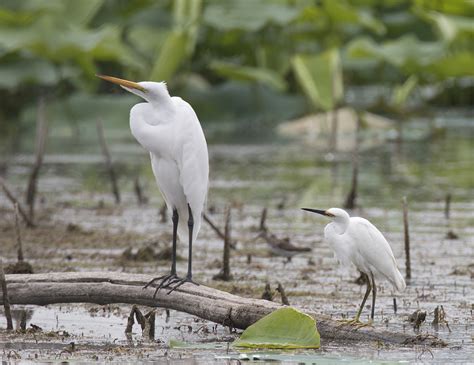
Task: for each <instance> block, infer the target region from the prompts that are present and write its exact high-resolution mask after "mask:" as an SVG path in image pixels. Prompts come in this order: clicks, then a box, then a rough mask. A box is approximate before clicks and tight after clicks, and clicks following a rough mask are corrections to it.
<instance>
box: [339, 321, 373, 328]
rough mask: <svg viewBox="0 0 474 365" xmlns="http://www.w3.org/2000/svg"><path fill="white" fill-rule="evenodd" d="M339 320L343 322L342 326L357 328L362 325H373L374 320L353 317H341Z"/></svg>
mask: <svg viewBox="0 0 474 365" xmlns="http://www.w3.org/2000/svg"><path fill="white" fill-rule="evenodd" d="M338 322H341V325H342V326H354V327H355V328H357V329H359V328H362V327H372V323H373V322H372V320H370V321H369V322H367V323H364V322H361V321H360V320H359V318H353V319H339V320H338Z"/></svg>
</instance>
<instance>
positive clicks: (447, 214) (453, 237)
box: [444, 193, 459, 240]
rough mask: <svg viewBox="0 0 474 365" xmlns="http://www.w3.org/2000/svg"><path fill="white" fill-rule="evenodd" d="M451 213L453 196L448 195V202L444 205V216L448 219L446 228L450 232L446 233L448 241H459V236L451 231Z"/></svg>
mask: <svg viewBox="0 0 474 365" xmlns="http://www.w3.org/2000/svg"><path fill="white" fill-rule="evenodd" d="M450 213H451V194H450V193H448V194H446V200H445V205H444V216H445V218H446V226H447V229H448V232H446V236H445V237H446V239H448V240H457V239H458V238H459V236H458V235H457V234H456V233H455V232H454V231H453V230H452V229H451V221H450V219H449V217H450Z"/></svg>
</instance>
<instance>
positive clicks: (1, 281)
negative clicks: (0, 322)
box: [0, 258, 13, 330]
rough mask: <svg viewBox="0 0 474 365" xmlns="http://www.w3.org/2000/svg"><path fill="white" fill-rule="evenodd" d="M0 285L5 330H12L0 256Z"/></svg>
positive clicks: (5, 282)
mask: <svg viewBox="0 0 474 365" xmlns="http://www.w3.org/2000/svg"><path fill="white" fill-rule="evenodd" d="M0 286H1V288H2V293H3V308H4V309H5V317H6V318H7V330H13V321H12V313H11V311H10V300H9V298H8V290H7V281H6V279H5V271H3V260H2V259H1V258H0Z"/></svg>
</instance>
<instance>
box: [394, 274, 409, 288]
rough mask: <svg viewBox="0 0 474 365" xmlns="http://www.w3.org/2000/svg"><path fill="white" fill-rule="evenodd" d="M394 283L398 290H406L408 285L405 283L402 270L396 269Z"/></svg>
mask: <svg viewBox="0 0 474 365" xmlns="http://www.w3.org/2000/svg"><path fill="white" fill-rule="evenodd" d="M392 284H393V285H394V286H395V288H396V289H397V290H398V291H404V290H405V288H406V287H407V285H406V284H405V280H404V279H403V276H402V274H401V273H400V270H398V269H396V270H395V277H394V280H393V281H392Z"/></svg>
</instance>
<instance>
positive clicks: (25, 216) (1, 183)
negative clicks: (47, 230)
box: [0, 177, 35, 228]
mask: <svg viewBox="0 0 474 365" xmlns="http://www.w3.org/2000/svg"><path fill="white" fill-rule="evenodd" d="M0 186H1V187H2V189H3V192H4V193H5V195H6V196H7V198H8V200H10V201H11V202H12V203H13V204H17V205H18V211H19V212H20V214H21V216H22V218H23V220H24V221H25V223H26V225H27V226H28V227H30V228H31V227H35V224H34V222H33V220H32V219H31V218H30V217H29V216H28V214H27V213H26V211H25V209H24V208H23V207H22V206H21V204H20V203H19V202H18V199H16V198H15V196H14V195H13V194H12V192H11V191H10V189H9V188H8V187H7V185H6V184H5V181H4V180H3V178H1V177H0Z"/></svg>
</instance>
